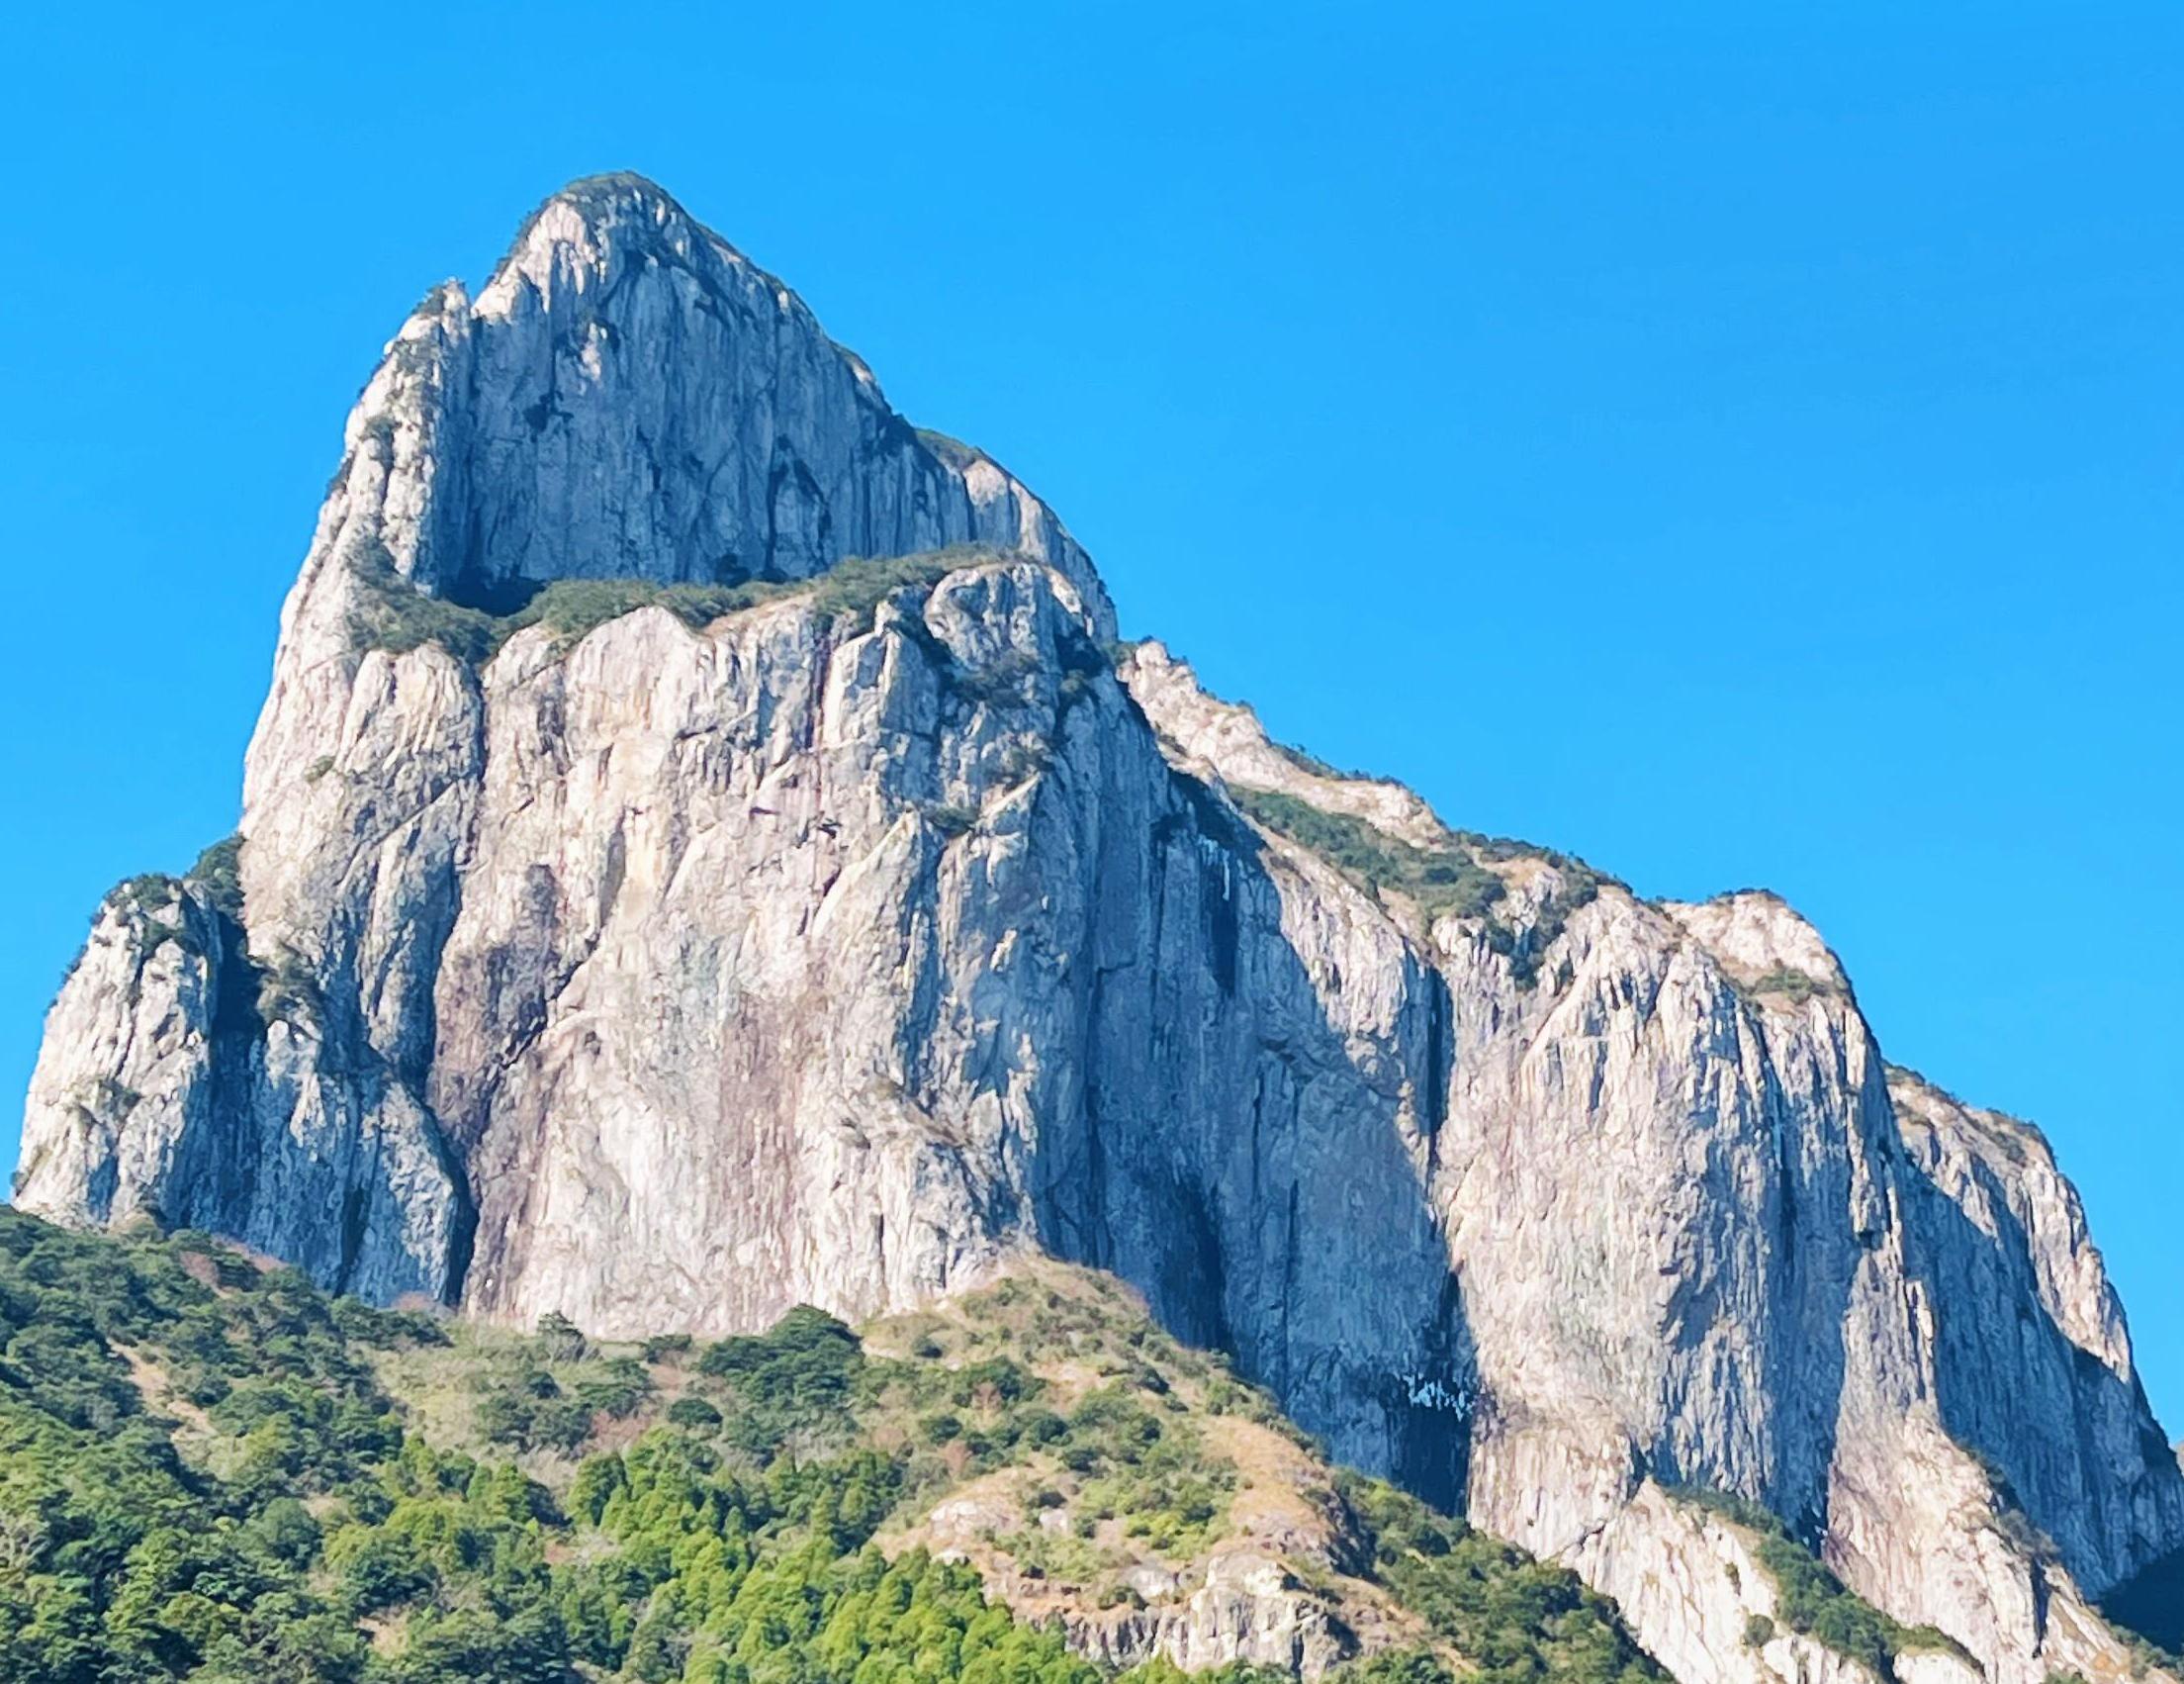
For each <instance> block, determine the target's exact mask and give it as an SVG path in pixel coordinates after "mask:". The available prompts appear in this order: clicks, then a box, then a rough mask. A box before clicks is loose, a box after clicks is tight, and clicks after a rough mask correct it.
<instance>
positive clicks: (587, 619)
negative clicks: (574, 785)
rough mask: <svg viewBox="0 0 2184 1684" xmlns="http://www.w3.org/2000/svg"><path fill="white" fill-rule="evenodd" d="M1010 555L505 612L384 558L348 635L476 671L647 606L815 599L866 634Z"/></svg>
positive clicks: (542, 603) (544, 603)
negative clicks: (529, 644) (468, 603)
mask: <svg viewBox="0 0 2184 1684" xmlns="http://www.w3.org/2000/svg"><path fill="white" fill-rule="evenodd" d="M1004 559H1006V558H1005V557H1003V556H1002V555H1001V554H1000V553H999V552H997V551H993V550H986V549H978V548H973V547H969V546H959V547H956V548H951V549H943V550H933V551H930V552H927V553H925V554H922V555H909V556H887V557H865V556H851V557H848V558H847V559H845V560H842V561H839V562H837V563H835V565H834V566H833V567H831V568H829V569H828V570H827V571H826V572H824V573H821V574H818V575H816V576H815V577H813V578H810V579H796V580H786V581H773V580H757V579H755V580H751V581H749V582H747V583H745V584H741V585H658V584H654V583H653V582H652V581H650V580H646V579H558V580H555V581H554V582H553V583H552V584H549V585H546V586H543V587H542V588H541V589H540V590H539V591H538V592H537V593H536V595H534V596H532V597H531V599H530V600H529V601H528V602H526V603H525V604H524V605H523V606H522V607H521V608H516V609H515V610H513V611H512V612H508V613H499V614H497V613H493V612H490V611H488V610H487V609H484V608H469V607H465V606H464V605H463V604H460V603H456V602H451V601H449V600H448V599H447V598H445V597H434V596H430V595H428V594H426V593H425V592H423V591H420V590H418V589H417V588H416V587H415V586H413V585H411V584H410V583H409V581H408V580H406V579H404V578H402V577H401V576H400V575H399V574H397V573H396V572H395V570H394V568H393V567H392V565H390V564H389V563H387V562H386V561H385V560H381V561H379V562H377V563H376V564H374V565H371V566H366V567H360V568H358V570H357V572H358V576H359V577H360V578H361V579H363V580H364V582H365V584H366V586H367V591H366V594H365V602H364V605H363V606H362V607H361V608H359V609H358V610H357V612H356V614H355V616H354V618H353V620H352V622H351V626H350V632H351V635H352V637H353V638H354V640H355V643H356V646H357V647H358V648H360V649H385V650H387V651H388V652H389V653H391V654H397V655H400V654H405V653H407V652H408V651H409V650H411V649H417V648H421V647H423V646H424V645H425V644H428V643H430V644H436V645H437V646H439V647H440V648H442V649H444V650H446V651H447V652H448V653H449V654H451V655H453V656H455V657H456V658H457V659H458V660H462V661H467V662H469V663H471V664H472V665H474V666H477V665H483V664H484V663H485V662H487V661H490V660H492V659H493V657H494V656H495V655H497V654H499V653H500V646H501V645H502V644H503V643H505V642H507V640H508V639H509V638H510V637H513V636H514V635H515V634H516V633H517V632H518V631H521V630H524V629H525V628H526V627H529V626H533V625H539V626H544V627H545V628H546V629H547V630H548V631H550V632H552V633H553V634H554V637H555V640H556V642H558V643H559V644H561V645H562V646H563V647H567V646H569V645H572V644H575V643H577V642H580V641H581V640H582V639H583V638H584V636H585V635H586V634H587V633H588V632H591V631H593V630H596V629H597V628H598V627H599V626H602V625H604V624H606V622H607V621H609V620H613V619H619V618H621V617H622V615H624V614H627V613H633V612H635V611H636V610H637V609H638V608H666V609H667V610H668V611H669V612H670V613H672V614H674V615H675V616H676V617H677V618H679V619H681V620H682V621H683V623H684V624H685V625H688V626H691V627H693V628H694V627H700V626H704V625H708V624H710V623H711V622H712V621H714V620H716V619H719V618H720V617H721V616H722V615H724V614H732V613H738V612H740V611H742V610H743V609H745V608H757V607H759V606H760V605H761V604H762V603H771V602H778V601H780V600H782V599H784V598H788V597H796V598H803V599H806V600H808V601H809V602H810V603H811V605H812V607H813V608H815V609H816V610H817V611H818V612H820V613H821V614H825V615H828V616H835V615H847V616H849V618H850V619H851V621H852V624H853V627H854V629H856V630H859V631H862V630H865V629H868V628H869V626H870V624H871V618H872V612H873V610H874V609H875V608H877V607H878V606H879V604H880V603H881V601H882V600H884V599H885V598H886V597H887V596H888V595H889V594H890V593H891V592H894V591H897V590H900V589H902V588H904V587H906V586H909V587H915V588H919V589H923V590H931V589H932V587H933V586H934V585H936V584H938V583H939V582H940V581H941V580H942V579H943V578H944V577H946V576H947V575H948V574H950V573H953V572H955V571H956V569H958V568H963V567H975V566H978V565H980V564H981V563H986V562H996V561H1001V560H1004Z"/></svg>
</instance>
